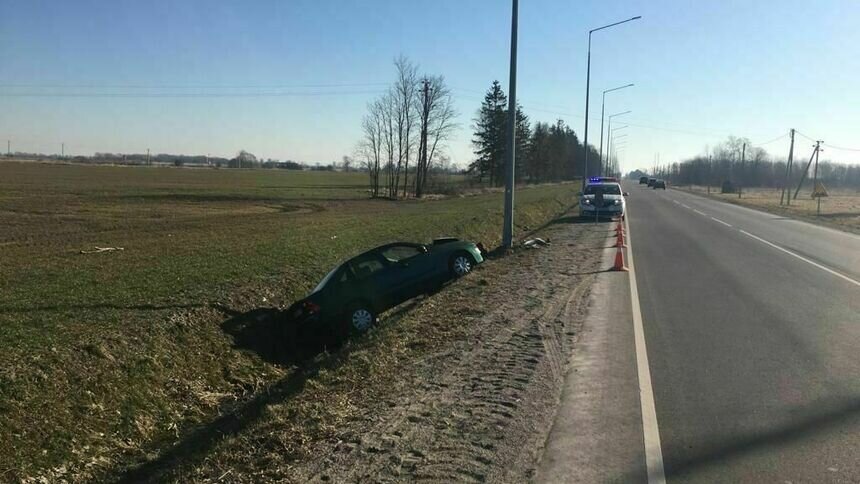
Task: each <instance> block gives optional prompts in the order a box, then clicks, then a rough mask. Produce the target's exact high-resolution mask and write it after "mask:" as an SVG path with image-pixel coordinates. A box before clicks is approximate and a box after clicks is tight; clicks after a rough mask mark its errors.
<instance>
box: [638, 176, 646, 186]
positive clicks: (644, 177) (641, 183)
mask: <svg viewBox="0 0 860 484" xmlns="http://www.w3.org/2000/svg"><path fill="white" fill-rule="evenodd" d="M639 184H640V185H647V184H648V177H647V176H642V177H639Z"/></svg>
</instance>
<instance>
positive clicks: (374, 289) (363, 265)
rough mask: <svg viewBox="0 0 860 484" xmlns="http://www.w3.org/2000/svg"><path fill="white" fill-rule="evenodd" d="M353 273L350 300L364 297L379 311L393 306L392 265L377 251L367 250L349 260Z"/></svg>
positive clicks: (347, 302) (350, 284) (350, 283)
mask: <svg viewBox="0 0 860 484" xmlns="http://www.w3.org/2000/svg"><path fill="white" fill-rule="evenodd" d="M348 264H349V269H350V272H351V273H352V280H351V281H350V282H349V286H350V295H349V299H350V301H346V300H345V301H342V303H343V304H349V303H350V302H351V301H352V300H355V299H362V300H366V301H368V302H369V303H370V304H372V305H373V306H374V308H375V309H377V310H378V311H383V310H385V309H387V308H389V307H391V300H392V298H393V294H392V289H393V288H392V284H391V277H392V275H391V269H392V268H391V265H390V264H388V263H387V262H386V261H385V259H383V258H382V256H381V255H380V254H379V252H377V251H371V252H367V253H365V254H362V255H360V256H358V257H355V258H354V259H352V260H351V261H349V263H348Z"/></svg>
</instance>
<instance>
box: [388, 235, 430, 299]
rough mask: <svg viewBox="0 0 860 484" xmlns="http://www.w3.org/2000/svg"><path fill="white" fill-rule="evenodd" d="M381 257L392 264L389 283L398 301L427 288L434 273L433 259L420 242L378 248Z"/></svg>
mask: <svg viewBox="0 0 860 484" xmlns="http://www.w3.org/2000/svg"><path fill="white" fill-rule="evenodd" d="M380 254H381V255H382V257H383V258H384V259H385V260H386V261H387V262H388V263H389V264H391V266H392V274H391V283H392V284H395V285H396V286H397V287H396V288H395V290H394V291H393V295H394V297H395V298H396V299H397V300H398V303H399V302H403V301H405V300H407V299H410V298H413V297H415V296H417V295H419V294H421V293H423V292H424V291H425V290H426V289H427V283H428V282H429V280H430V279H432V277H433V275H434V271H433V267H432V264H433V260H432V258H431V257H430V254H429V253H428V252H427V248H426V247H424V246H422V245H420V244H409V243H400V244H391V245H388V246H385V247H383V248H381V249H380Z"/></svg>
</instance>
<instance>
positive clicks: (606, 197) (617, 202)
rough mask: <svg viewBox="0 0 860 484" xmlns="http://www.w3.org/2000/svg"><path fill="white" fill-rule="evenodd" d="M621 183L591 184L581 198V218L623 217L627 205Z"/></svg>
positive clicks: (625, 194) (581, 194) (586, 187)
mask: <svg viewBox="0 0 860 484" xmlns="http://www.w3.org/2000/svg"><path fill="white" fill-rule="evenodd" d="M626 196H627V193H625V192H623V191H622V190H621V185H620V184H619V183H589V184H588V185H586V186H585V190H583V191H582V192H581V193H580V196H579V216H580V217H585V218H612V217H622V216H624V213H625V211H626V208H627V205H626V202H625V201H624V197H626Z"/></svg>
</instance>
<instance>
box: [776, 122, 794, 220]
mask: <svg viewBox="0 0 860 484" xmlns="http://www.w3.org/2000/svg"><path fill="white" fill-rule="evenodd" d="M793 161H794V128H791V145H790V146H789V148H788V162H786V164H785V182H784V183H783V184H782V193H780V194H779V204H780V205H782V199H783V197H784V196H785V195H788V199H787V200H786V201H785V202H786V203H785V204H786V205H791V185H790V184H791V164H792V162H793ZM786 188H787V190H786Z"/></svg>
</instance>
